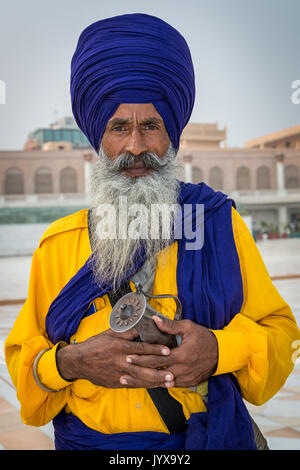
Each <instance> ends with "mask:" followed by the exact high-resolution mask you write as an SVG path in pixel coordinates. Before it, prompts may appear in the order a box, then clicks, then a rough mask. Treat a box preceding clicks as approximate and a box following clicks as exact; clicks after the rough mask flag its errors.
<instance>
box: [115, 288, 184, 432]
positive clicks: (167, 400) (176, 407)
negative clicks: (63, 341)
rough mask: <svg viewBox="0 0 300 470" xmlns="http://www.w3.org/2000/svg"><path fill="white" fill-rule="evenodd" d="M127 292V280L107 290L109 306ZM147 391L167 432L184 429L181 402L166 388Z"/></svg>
mask: <svg viewBox="0 0 300 470" xmlns="http://www.w3.org/2000/svg"><path fill="white" fill-rule="evenodd" d="M129 292H132V291H131V288H130V284H129V282H126V283H125V284H123V285H122V286H120V287H119V289H118V290H117V291H114V292H109V293H108V297H109V300H110V303H111V306H112V307H113V306H114V305H115V304H116V303H117V301H118V300H119V299H120V298H121V297H122V296H123V295H125V294H128V293H129ZM147 391H148V393H149V395H150V397H151V399H152V401H153V403H154V405H155V406H156V408H157V410H158V412H159V414H160V416H161V417H162V419H163V421H164V423H165V425H166V426H167V428H168V430H169V432H170V433H171V434H172V433H178V432H183V431H185V430H186V429H187V425H186V419H185V416H184V413H183V410H182V405H181V403H179V402H178V401H177V400H175V398H173V397H172V396H171V395H170V394H169V392H168V390H167V389H166V388H162V387H156V388H148V389H147Z"/></svg>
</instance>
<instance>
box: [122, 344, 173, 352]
mask: <svg viewBox="0 0 300 470" xmlns="http://www.w3.org/2000/svg"><path fill="white" fill-rule="evenodd" d="M123 352H124V353H125V354H127V355H128V354H142V355H148V354H150V355H155V356H156V355H157V356H161V355H163V356H167V355H168V354H170V349H169V348H168V347H167V346H163V345H161V344H149V343H144V342H142V341H136V342H135V341H128V342H127V341H124V345H123Z"/></svg>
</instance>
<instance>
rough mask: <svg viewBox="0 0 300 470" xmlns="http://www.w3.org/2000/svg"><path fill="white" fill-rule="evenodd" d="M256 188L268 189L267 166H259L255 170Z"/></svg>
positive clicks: (269, 185)
mask: <svg viewBox="0 0 300 470" xmlns="http://www.w3.org/2000/svg"><path fill="white" fill-rule="evenodd" d="M256 188H257V189H270V188H271V179H270V169H269V168H268V167H267V166H260V167H259V168H257V170H256Z"/></svg>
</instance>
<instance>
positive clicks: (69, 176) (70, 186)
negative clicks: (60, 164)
mask: <svg viewBox="0 0 300 470" xmlns="http://www.w3.org/2000/svg"><path fill="white" fill-rule="evenodd" d="M77 191H78V187H77V174H76V171H75V170H74V168H71V167H70V166H68V167H66V168H63V169H62V170H61V172H60V192H61V193H77Z"/></svg>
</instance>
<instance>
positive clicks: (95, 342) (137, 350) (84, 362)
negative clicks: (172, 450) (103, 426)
mask: <svg viewBox="0 0 300 470" xmlns="http://www.w3.org/2000/svg"><path fill="white" fill-rule="evenodd" d="M153 321H155V323H156V325H157V327H158V328H159V329H160V330H161V331H163V332H164V333H169V334H173V335H177V334H178V335H181V337H182V342H181V344H180V345H179V346H177V347H175V348H173V349H169V348H168V347H166V346H162V345H159V344H148V343H143V342H137V341H133V340H134V339H135V338H137V337H138V333H137V331H136V330H135V329H132V330H130V331H127V332H126V333H116V332H114V331H112V330H110V329H109V330H106V331H104V332H103V333H100V334H98V335H95V336H92V337H90V338H88V339H87V340H85V341H83V342H82V343H78V344H71V345H68V346H66V347H64V348H62V349H60V350H58V352H57V366H58V370H59V372H60V374H61V375H62V377H63V378H65V379H66V380H70V381H72V380H75V379H79V378H81V379H87V380H89V381H91V382H92V383H94V384H95V385H101V386H103V387H108V388H122V387H127V388H154V387H166V388H169V387H193V386H196V385H198V384H199V383H201V382H203V381H204V380H206V379H207V378H208V377H209V376H210V375H212V374H213V373H214V372H215V370H216V367H217V363H218V344H217V340H216V337H215V335H214V334H213V333H212V332H211V331H210V330H209V329H208V328H205V327H203V326H200V325H198V324H196V323H194V322H192V321H190V320H179V321H175V320H170V319H168V318H165V319H161V318H160V317H157V316H154V317H153Z"/></svg>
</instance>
